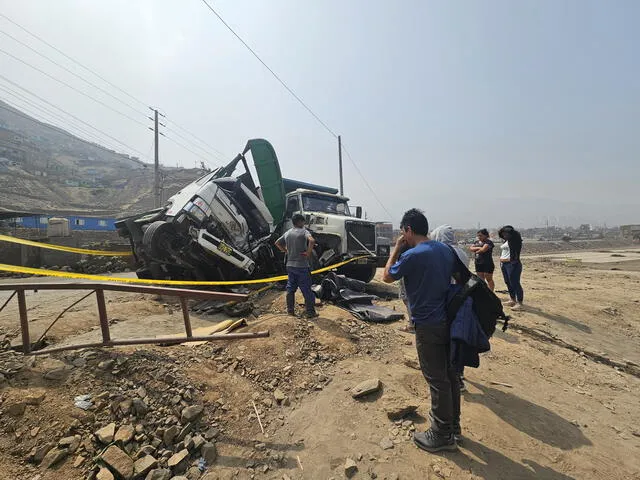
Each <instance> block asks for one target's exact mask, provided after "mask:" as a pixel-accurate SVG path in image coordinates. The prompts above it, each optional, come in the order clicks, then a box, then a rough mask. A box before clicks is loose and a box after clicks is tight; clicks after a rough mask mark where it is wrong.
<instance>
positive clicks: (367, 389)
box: [351, 378, 382, 398]
mask: <svg viewBox="0 0 640 480" xmlns="http://www.w3.org/2000/svg"><path fill="white" fill-rule="evenodd" d="M381 387H382V382H380V379H379V378H371V379H369V380H365V381H364V382H362V383H359V384H358V385H356V386H355V387H353V388H352V389H351V396H352V397H353V398H361V397H364V396H365V395H369V394H370V393H374V392H377V391H378V390H380V388H381Z"/></svg>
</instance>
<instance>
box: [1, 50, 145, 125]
mask: <svg viewBox="0 0 640 480" xmlns="http://www.w3.org/2000/svg"><path fill="white" fill-rule="evenodd" d="M0 53H4V54H5V55H7V56H8V57H11V58H13V59H14V60H16V61H18V62H20V63H22V64H23V65H26V66H27V67H29V68H32V69H34V70H35V71H37V72H40V73H42V74H43V75H45V76H47V77H49V78H50V79H52V80H55V81H56V82H58V83H60V84H62V85H64V86H65V87H67V88H70V89H71V90H73V91H74V92H77V93H79V94H80V95H82V96H84V97H87V98H88V99H89V100H91V101H93V102H96V103H98V104H100V105H102V106H103V107H105V108H108V109H109V110H111V111H112V112H115V113H117V114H118V115H121V116H123V117H124V118H127V119H129V120H131V121H132V122H135V123H137V124H138V125H142V126H143V127H145V128H146V125H145V124H144V123H142V122H140V121H138V120H136V119H135V118H133V117H132V116H130V115H127V114H126V113H122V112H121V111H120V110H116V109H115V108H113V107H112V106H110V105H108V104H106V103H104V102H103V101H102V100H98V99H96V98H93V97H92V96H91V95H89V94H88V93H85V92H83V91H82V90H80V89H78V88H76V87H74V86H73V85H69V84H68V83H67V82H65V81H64V80H60V79H59V78H57V77H55V76H54V75H51V74H50V73H47V72H45V71H44V70H42V69H40V68H38V67H36V66H34V65H31V64H30V63H29V62H27V61H25V60H22V59H21V58H19V57H16V56H15V55H13V54H12V53H9V52H7V51H6V50H2V49H1V48H0Z"/></svg>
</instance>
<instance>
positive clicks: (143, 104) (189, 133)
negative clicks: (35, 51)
mask: <svg viewBox="0 0 640 480" xmlns="http://www.w3.org/2000/svg"><path fill="white" fill-rule="evenodd" d="M0 17H2V18H4V19H5V20H6V21H8V22H9V23H11V24H12V25H14V26H16V27H17V28H19V29H20V30H22V31H23V32H25V33H26V34H27V35H30V36H31V37H33V38H35V39H36V40H38V41H40V42H42V43H43V44H45V45H46V46H48V47H49V48H51V49H52V50H54V51H56V52H57V53H59V54H60V55H62V56H63V57H64V58H66V59H67V60H69V61H71V62H72V63H74V64H75V65H77V66H78V67H80V68H82V69H83V70H85V71H87V72H89V73H90V74H91V75H93V76H94V77H96V78H98V79H100V80H101V81H103V82H104V83H105V84H107V85H109V86H110V87H111V88H114V89H116V90H117V91H119V92H120V93H122V94H124V95H126V96H127V97H129V98H130V99H131V100H133V101H134V102H137V103H138V104H139V105H141V106H143V107H144V108H147V107H148V106H149V104H148V103H147V102H144V101H143V100H140V99H139V98H138V97H136V96H135V95H132V94H131V93H129V92H127V91H126V90H125V89H123V88H121V87H119V86H118V85H116V84H115V83H113V82H111V81H109V80H107V79H106V78H105V77H104V76H102V75H100V74H99V73H97V72H96V71H95V70H93V69H91V68H89V67H88V66H86V65H85V64H83V63H82V62H80V61H79V60H76V59H75V58H73V57H71V56H70V55H68V54H67V53H65V52H63V51H62V50H60V49H59V48H58V47H56V46H55V45H52V44H51V43H49V42H48V41H46V40H45V39H44V38H42V37H40V36H38V35H36V34H35V33H33V32H32V31H30V30H29V29H27V28H26V27H24V26H22V25H20V24H19V23H18V22H15V21H14V20H12V19H11V18H9V17H7V16H6V15H4V14H3V13H0ZM28 48H30V47H28ZM85 81H87V80H85ZM87 82H88V81H87ZM94 86H95V85H94ZM96 88H99V87H97V86H96ZM100 90H101V91H103V90H102V89H100ZM110 96H111V95H110ZM119 101H120V100H119ZM129 107H130V105H129ZM130 108H131V107H130ZM171 123H172V124H173V125H174V126H175V127H176V128H178V129H180V130H181V131H183V132H185V133H186V134H187V135H190V136H191V137H192V138H194V139H196V140H197V141H199V142H201V143H202V144H203V145H205V146H206V147H208V148H209V149H211V150H212V151H213V152H216V153H218V154H220V155H221V156H222V157H224V158H225V159H226V158H227V157H228V156H227V155H225V154H223V153H222V152H220V151H219V150H217V149H216V148H215V147H212V146H211V145H210V144H209V143H207V142H205V141H204V140H202V139H201V138H199V137H197V136H196V135H195V134H193V133H191V132H190V131H189V130H187V129H186V128H184V127H181V126H180V125H179V124H178V123H176V122H174V121H172V122H171ZM188 143H190V144H191V145H195V143H194V142H193V141H188Z"/></svg>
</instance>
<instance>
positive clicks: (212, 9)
mask: <svg viewBox="0 0 640 480" xmlns="http://www.w3.org/2000/svg"><path fill="white" fill-rule="evenodd" d="M202 3H204V4H205V5H206V6H207V8H208V9H209V10H211V12H213V14H214V15H215V16H216V17H218V20H220V21H221V22H222V24H223V25H224V26H225V27H227V29H228V30H229V31H230V32H231V33H233V35H234V36H235V37H236V38H237V39H238V40H240V43H242V44H243V45H244V46H245V47H246V49H247V50H249V52H251V54H252V55H253V56H254V57H256V58H257V59H258V61H259V62H260V63H261V64H262V65H263V66H264V68H266V69H267V70H269V73H271V75H273V78H275V79H276V80H277V81H278V82H280V85H282V86H283V87H284V88H285V89H286V90H287V91H288V92H289V93H290V94H291V95H292V96H293V98H295V99H296V100H297V101H298V103H300V105H302V106H303V107H304V108H305V109H306V110H307V111H308V112H309V113H310V114H311V115H312V116H313V118H315V119H316V120H317V121H318V123H320V125H322V126H323V127H324V129H325V130H326V131H327V132H329V133H330V134H331V135H333V136H334V137H335V138H338V135H337V134H336V133H335V132H334V131H333V130H331V129H330V128H329V126H328V125H327V124H326V123H324V122H323V121H322V119H321V118H320V117H319V116H318V115H316V113H315V112H314V111H313V110H311V107H309V106H308V105H307V104H306V103H304V101H302V99H301V98H300V97H299V96H298V95H297V94H296V93H295V92H294V91H293V90H292V89H291V88H289V85H287V84H286V83H285V82H284V80H282V79H281V78H280V77H279V76H278V74H277V73H276V72H274V71H273V70H272V69H271V67H270V66H269V65H267V64H266V63H265V62H264V61H263V60H262V59H261V58H260V56H259V55H258V54H257V53H256V52H255V51H254V50H253V48H251V47H250V46H249V44H248V43H247V42H245V41H244V40H243V39H242V37H241V36H240V35H238V34H237V33H236V32H235V30H234V29H233V28H231V27H230V26H229V24H228V23H227V22H225V21H224V18H222V17H221V16H220V14H219V13H218V12H216V11H215V9H214V8H213V7H212V6H211V5H209V3H208V2H207V0H202Z"/></svg>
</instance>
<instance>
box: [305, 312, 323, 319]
mask: <svg viewBox="0 0 640 480" xmlns="http://www.w3.org/2000/svg"><path fill="white" fill-rule="evenodd" d="M319 316H320V314H319V313H318V312H307V313H305V314H304V318H307V319H309V320H311V319H312V318H318V317H319Z"/></svg>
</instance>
